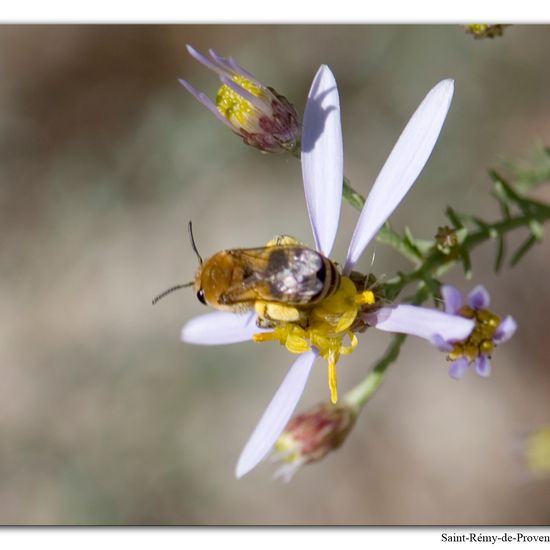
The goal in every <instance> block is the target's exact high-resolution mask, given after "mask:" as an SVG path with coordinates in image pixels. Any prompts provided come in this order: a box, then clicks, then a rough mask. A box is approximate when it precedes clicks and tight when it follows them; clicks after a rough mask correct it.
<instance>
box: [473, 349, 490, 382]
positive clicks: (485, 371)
mask: <svg viewBox="0 0 550 550" xmlns="http://www.w3.org/2000/svg"><path fill="white" fill-rule="evenodd" d="M475 364H476V372H477V373H478V374H479V376H483V378H487V377H488V376H489V375H490V374H491V361H490V360H489V357H487V355H483V354H482V355H480V356H479V357H478V358H477V359H476V363H475Z"/></svg>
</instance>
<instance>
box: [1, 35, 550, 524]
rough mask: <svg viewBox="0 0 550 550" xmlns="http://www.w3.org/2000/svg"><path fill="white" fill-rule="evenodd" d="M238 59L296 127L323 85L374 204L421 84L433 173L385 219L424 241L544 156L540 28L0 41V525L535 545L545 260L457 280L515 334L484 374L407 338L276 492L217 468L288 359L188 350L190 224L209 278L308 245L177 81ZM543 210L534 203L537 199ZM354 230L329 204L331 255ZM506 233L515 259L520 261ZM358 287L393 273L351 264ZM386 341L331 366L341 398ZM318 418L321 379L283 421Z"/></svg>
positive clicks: (287, 207)
mask: <svg viewBox="0 0 550 550" xmlns="http://www.w3.org/2000/svg"><path fill="white" fill-rule="evenodd" d="M186 43H191V44H193V45H194V46H195V47H196V48H197V49H199V50H201V51H206V50H207V48H209V47H213V48H214V49H216V50H217V51H218V52H219V53H221V54H222V55H233V56H235V57H236V58H237V59H238V61H239V62H240V63H241V64H242V65H243V66H244V67H246V68H247V69H248V70H250V71H251V72H252V73H254V74H255V75H256V76H257V77H258V78H259V79H260V80H261V81H263V82H264V83H265V84H267V85H271V86H274V87H275V88H276V89H277V90H278V91H279V92H280V93H282V94H284V95H285V96H287V97H288V98H289V99H290V100H291V101H292V102H293V103H294V104H295V105H296V107H297V109H298V110H299V111H300V112H303V108H304V104H305V99H306V96H307V92H308V89H309V85H310V83H311V80H312V78H313V76H314V74H315V72H316V70H317V68H318V67H319V65H320V64H322V63H326V64H328V65H329V66H330V67H331V69H332V70H333V72H334V74H335V76H336V78H337V81H338V85H339V90H340V99H341V103H342V123H343V134H344V145H345V171H346V174H347V175H348V176H349V178H350V179H351V181H352V182H353V184H354V186H355V187H356V188H357V189H358V190H360V191H362V192H363V193H366V192H368V190H369V188H370V186H371V185H372V182H373V181H374V178H375V177H376V174H377V173H378V171H379V169H380V168H381V166H382V164H383V162H384V161H385V159H386V156H387V154H388V153H389V151H390V150H391V147H392V146H393V144H394V142H395V140H396V138H397V136H398V135H399V133H400V131H401V129H402V128H403V126H404V125H405V123H406V121H407V120H408V117H409V116H410V115H411V114H412V112H413V111H414V109H415V108H416V106H417V105H418V104H419V103H420V101H421V99H422V98H423V97H424V95H425V94H426V92H427V91H428V90H429V89H430V88H431V87H432V86H433V85H434V84H435V83H436V82H438V81H439V80H441V79H443V78H446V77H452V78H454V79H455V80H456V91H455V99H454V101H453V106H452V109H451V112H450V115H449V117H448V119H447V122H446V124H445V128H444V131H443V133H442V135H441V138H440V140H439V143H438V145H437V147H436V150H435V152H434V154H433V156H432V159H431V160H430V162H429V163H428V165H427V167H426V169H425V170H424V172H423V173H422V175H421V177H420V178H419V180H418V183H417V185H416V186H415V188H414V189H413V191H412V192H411V193H410V194H409V196H408V197H407V198H406V200H405V201H404V202H403V204H402V205H401V206H400V207H399V209H398V211H397V213H396V214H395V215H394V217H393V218H392V222H393V225H394V227H395V228H396V229H398V230H402V229H403V228H404V226H405V225H408V226H410V227H411V229H412V231H413V232H414V234H415V235H418V236H422V237H426V238H429V237H431V236H433V235H434V234H435V232H436V229H437V226H438V225H442V224H444V223H445V217H444V215H443V211H444V209H445V208H446V206H447V205H448V204H452V205H453V207H454V208H455V209H456V210H459V211H467V212H471V213H475V214H477V215H480V216H482V217H484V218H487V219H494V218H497V217H498V216H499V212H498V208H497V203H496V202H495V201H493V200H492V199H491V198H490V197H489V192H490V188H491V186H490V182H489V178H488V177H487V175H486V170H487V168H489V167H499V166H500V163H501V162H502V159H504V158H506V159H517V158H522V157H524V156H525V155H526V154H527V153H528V151H529V150H530V149H531V148H532V146H533V145H534V144H536V143H537V142H542V143H545V144H546V145H548V144H550V94H549V93H548V90H549V89H550V73H549V72H548V70H546V69H544V67H546V66H547V62H548V51H549V49H550V28H549V27H538V26H514V27H509V28H507V29H506V30H505V33H504V36H503V37H501V38H497V39H494V40H474V39H473V38H472V37H471V36H469V35H466V34H465V33H464V31H463V29H462V28H461V27H460V26H457V25H450V26H361V25H354V26H322V25H320V26H319V25H317V26H301V25H293V26H223V25H217V26H199V25H194V26H116V25H114V26H113V25H110V26H2V27H0V74H1V75H2V78H1V79H0V201H1V212H2V214H1V217H0V228H1V231H0V242H1V247H2V254H1V255H0V273H1V283H2V284H1V293H2V297H1V301H2V308H1V309H0V322H1V326H2V328H1V330H2V341H1V347H0V378H1V383H0V439H1V442H2V443H1V445H0V523H2V524H17V525H25V524H69V525H71V524H85V525H95V524H170V525H172V524H198V525H212V524H218V525H219V524H223V525H235V524H240V525H256V524H288V525H295V524H313V525H323V524H325V525H327V524H328V525H340V524H422V525H425V524H544V523H548V522H549V521H550V511H549V510H550V490H549V489H550V481H549V480H548V479H544V478H535V477H533V476H532V475H530V474H529V472H528V471H527V470H526V468H525V466H524V464H523V461H522V447H521V441H522V440H521V434H523V433H525V432H526V431H529V430H531V429H535V428H537V427H539V426H541V425H543V424H547V423H550V400H549V391H550V369H549V359H548V350H547V340H546V339H547V334H548V323H549V321H550V314H549V311H550V290H549V285H548V277H549V274H550V264H549V257H550V247H549V245H548V243H547V242H545V243H543V244H541V245H539V246H538V247H536V248H535V250H534V251H533V252H531V253H530V254H529V255H528V256H527V257H526V258H525V259H524V260H523V261H522V262H521V263H520V264H519V266H518V267H517V268H515V269H513V270H509V269H504V270H503V271H502V273H501V274H500V275H499V276H496V275H494V273H493V271H492V265H493V259H494V245H493V244H486V245H485V246H483V247H482V248H480V249H478V250H477V251H476V253H475V254H474V258H473V261H474V279H473V280H472V281H465V280H464V278H463V275H462V273H461V272H460V270H459V269H456V270H455V271H453V272H452V273H450V274H449V275H448V277H447V279H446V280H447V282H450V283H453V284H457V285H458V286H459V287H460V288H461V289H462V290H464V291H469V290H470V289H471V288H472V287H473V286H474V285H475V284H477V283H479V282H482V283H483V284H485V285H486V286H487V287H488V288H489V289H490V291H491V294H492V299H493V303H492V305H493V310H494V311H495V312H497V313H500V314H501V315H505V314H508V313H510V314H512V315H513V316H514V317H515V318H516V319H517V321H518V323H519V330H518V332H517V334H516V336H515V337H514V338H513V339H512V340H511V341H510V342H509V343H507V344H506V345H505V346H503V347H502V348H500V349H499V350H497V352H496V353H495V356H494V359H493V373H492V375H491V377H490V378H489V379H481V378H479V377H477V376H475V374H474V373H473V372H468V374H467V376H466V377H465V378H464V379H463V380H461V381H460V382H455V381H453V380H451V379H450V378H449V376H448V374H447V367H448V365H447V364H446V362H445V360H444V357H443V355H442V354H441V353H439V352H437V351H436V350H435V349H433V348H431V347H430V346H428V345H426V343H424V342H423V341H416V340H413V339H410V340H409V341H408V342H407V345H406V346H405V348H404V352H403V353H402V355H401V357H400V358H399V360H398V361H397V362H396V363H395V364H394V365H392V366H391V368H390V369H389V371H388V375H387V377H386V381H385V383H384V385H383V387H382V388H381V390H380V391H379V392H378V394H377V395H376V396H375V397H374V398H373V399H372V401H371V402H370V403H369V405H368V406H367V408H366V409H365V410H364V411H363V414H362V415H361V416H360V417H359V419H358V422H357V424H356V426H355V428H354V430H353V432H352V433H351V434H350V436H349V438H348V440H347V442H346V444H345V445H344V446H343V447H342V448H341V449H340V450H339V451H338V452H335V453H332V454H331V455H329V456H328V457H326V458H325V459H324V460H323V461H322V462H319V463H316V464H313V465H310V466H307V467H305V468H303V469H302V470H300V471H299V472H298V473H297V475H296V476H295V478H294V479H293V480H292V481H291V483H290V484H283V483H280V482H274V481H272V480H271V476H272V473H273V471H274V467H273V465H272V464H269V463H264V464H262V465H261V466H259V467H258V468H257V469H256V470H254V471H253V472H252V473H251V474H249V475H248V476H246V477H245V478H243V479H242V480H240V481H236V480H235V478H234V475H233V472H234V467H235V464H236V460H237V458H238V456H239V453H240V451H241V449H242V446H243V445H244V443H245V442H246V440H247V438H248V436H249V435H250V433H251V431H252V429H253V428H254V426H255V424H256V422H257V421H258V419H259V417H260V415H261V413H262V412H263V410H264V407H265V406H266V405H267V403H268V402H269V400H270V399H271V397H272V395H273V393H274V391H275V389H276V387H277V386H278V384H279V383H280V381H281V380H282V378H283V377H284V375H285V373H286V371H287V369H288V367H289V366H290V364H291V361H292V360H293V357H291V356H290V355H289V354H288V353H287V352H286V351H285V350H283V349H282V348H280V347H279V346H277V345H275V344H273V345H269V344H264V345H262V347H261V348H260V347H259V346H258V345H255V344H252V343H245V344H239V345H233V346H229V347H212V348H210V347H199V346H191V345H185V344H183V343H181V342H180V340H179V335H180V330H181V327H182V325H183V323H184V322H185V321H186V320H188V319H190V318H192V317H193V316H194V315H197V314H200V313H204V312H205V309H204V306H202V305H201V304H200V303H198V302H197V300H196V298H195V296H194V293H193V292H191V291H189V292H187V291H184V290H182V291H180V292H178V293H175V294H173V295H172V296H170V297H168V298H166V299H165V300H163V301H161V302H159V304H158V305H156V306H155V307H152V306H151V299H152V297H153V296H155V295H156V294H157V293H159V292H160V291H162V290H164V289H165V288H167V287H168V286H171V285H173V284H176V283H179V282H186V281H189V280H191V279H192V278H193V276H194V272H195V269H196V267H197V265H196V258H195V256H194V254H193V252H192V251H191V249H190V246H189V243H188V239H187V233H186V226H187V222H188V220H190V219H192V220H193V221H194V229H195V238H196V241H197V244H198V247H199V250H200V251H201V253H202V255H203V256H205V257H207V256H209V255H211V254H212V253H214V252H216V251H218V250H221V249H223V248H234V247H243V246H261V245H263V244H264V243H265V242H267V241H268V240H269V239H270V238H271V237H273V235H275V234H278V233H283V232H284V233H288V234H291V235H294V236H295V237H297V238H298V239H301V240H303V241H305V242H309V243H312V236H311V230H310V228H309V223H308V219H307V215H306V207H305V201H304V197H303V191H302V188H301V174H300V166H299V163H298V162H297V161H296V160H295V159H292V158H290V157H288V156H277V155H264V154H261V153H259V152H258V151H256V150H253V149H251V148H247V147H245V146H244V145H243V144H242V143H241V141H240V139H239V138H238V137H236V136H234V135H232V134H231V132H230V131H229V130H227V129H226V128H225V127H223V126H222V125H220V124H219V123H218V122H217V121H216V120H215V119H214V117H212V116H211V115H210V113H208V112H207V111H206V110H205V109H204V108H203V107H202V106H201V105H199V104H198V103H197V102H196V101H195V100H194V99H193V97H192V96H190V95H189V94H188V93H187V92H186V91H185V90H184V89H183V88H182V87H181V86H180V85H179V84H178V82H177V78H178V77H185V78H186V79H187V80H189V81H190V82H191V83H193V84H194V85H195V86H196V87H197V88H199V89H201V90H204V91H205V92H207V93H208V94H209V95H210V96H214V95H215V92H216V90H217V87H218V81H217V80H216V78H215V76H214V75H213V73H210V72H209V71H208V70H207V69H205V68H204V67H202V66H201V65H199V64H198V63H196V62H195V61H194V60H193V59H192V58H191V57H190V56H189V55H188V54H187V52H186V50H185V44H186ZM538 194H539V196H540V197H541V198H542V199H545V200H550V188H546V189H544V188H541V189H539V190H538ZM356 220H357V213H356V212H355V211H354V210H353V209H352V208H351V207H349V206H348V205H344V206H343V209H342V218H341V222H340V232H339V236H338V239H337V243H336V246H335V252H334V258H335V259H340V260H342V259H343V258H344V255H345V251H346V249H347V243H348V241H349V238H350V236H351V233H352V231H353V227H354V224H355V222H356ZM524 236H525V234H524V233H523V232H521V231H518V234H517V235H514V237H513V238H512V239H511V242H512V243H515V244H519V243H520V242H521V240H522V238H523V237H524ZM375 250H376V262H375V264H374V268H373V270H374V272H375V273H376V275H379V276H380V275H383V274H388V275H391V274H393V273H395V271H396V270H397V269H405V268H406V267H407V264H406V263H405V261H404V260H402V259H401V258H400V257H399V256H398V255H397V254H396V253H395V252H393V251H392V250H389V249H387V248H385V247H383V246H381V245H378V246H376V245H371V246H370V247H369V249H368V251H367V253H366V254H365V257H364V258H363V260H362V261H361V266H360V267H361V268H362V269H363V270H364V271H367V270H368V269H369V267H370V261H371V257H372V253H373V252H374V251H375ZM389 340H390V337H389V335H387V334H380V333H376V332H375V331H370V332H369V334H368V335H367V336H366V337H365V338H363V339H362V341H361V343H360V348H359V350H358V351H357V352H356V353H354V354H353V355H352V356H350V357H346V358H344V359H343V360H342V361H341V362H340V368H339V380H340V391H341V393H342V394H343V392H345V391H346V390H347V389H350V388H351V387H352V386H353V385H354V384H355V383H357V382H359V381H360V380H361V379H362V378H363V377H364V376H365V375H366V374H367V373H368V370H369V367H370V365H371V364H372V362H373V361H374V360H375V359H376V358H377V357H378V356H379V354H380V353H382V352H383V350H384V349H385V346H386V345H387V344H388V342H389ZM326 400H328V389H327V382H326V369H325V367H324V365H322V364H321V363H319V367H318V368H317V369H316V370H315V371H314V373H313V375H312V378H311V380H310V383H309V385H308V387H307V390H306V393H305V395H304V397H303V399H302V403H301V404H300V407H299V410H305V409H306V408H307V407H308V406H310V405H313V404H315V403H317V402H319V401H326Z"/></svg>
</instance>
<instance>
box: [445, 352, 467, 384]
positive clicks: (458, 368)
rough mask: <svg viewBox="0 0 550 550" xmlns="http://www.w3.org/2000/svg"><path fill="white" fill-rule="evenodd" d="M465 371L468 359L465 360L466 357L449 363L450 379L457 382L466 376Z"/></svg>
mask: <svg viewBox="0 0 550 550" xmlns="http://www.w3.org/2000/svg"><path fill="white" fill-rule="evenodd" d="M467 369H468V359H466V357H460V359H457V360H456V361H453V362H452V363H451V368H450V369H449V376H450V377H451V378H454V379H455V380H458V379H459V378H462V377H463V376H464V375H465V374H466V370H467Z"/></svg>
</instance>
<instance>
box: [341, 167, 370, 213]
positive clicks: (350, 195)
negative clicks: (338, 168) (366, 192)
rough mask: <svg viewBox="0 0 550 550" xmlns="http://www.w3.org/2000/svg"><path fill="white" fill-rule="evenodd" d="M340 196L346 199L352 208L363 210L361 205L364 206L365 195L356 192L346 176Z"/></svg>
mask: <svg viewBox="0 0 550 550" xmlns="http://www.w3.org/2000/svg"><path fill="white" fill-rule="evenodd" d="M342 196H343V197H344V199H346V200H347V201H348V202H349V203H350V204H351V206H353V208H355V209H357V210H359V212H361V210H363V206H365V197H363V195H361V193H358V192H357V191H356V190H355V189H354V188H353V187H352V186H351V183H350V181H349V179H348V178H346V176H344V188H343V190H342Z"/></svg>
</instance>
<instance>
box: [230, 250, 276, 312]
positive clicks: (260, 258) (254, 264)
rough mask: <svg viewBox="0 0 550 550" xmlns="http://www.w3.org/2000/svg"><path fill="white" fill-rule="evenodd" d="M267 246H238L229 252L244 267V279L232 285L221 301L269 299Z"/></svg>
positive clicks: (237, 302)
mask: <svg viewBox="0 0 550 550" xmlns="http://www.w3.org/2000/svg"><path fill="white" fill-rule="evenodd" d="M267 251H268V248H267V247H259V248H238V249H235V250H230V251H229V253H230V254H231V255H232V256H233V257H234V258H235V260H236V262H237V263H238V264H239V265H240V266H241V267H242V269H243V272H244V273H243V277H242V280H241V281H239V282H238V283H236V284H234V285H233V286H230V287H229V288H228V289H227V290H226V291H225V292H224V293H223V294H222V295H221V296H220V302H221V303H225V304H239V303H243V302H255V301H256V300H268V299H269V283H268V281H267V280H266V279H265V276H264V274H265V272H266V271H267V268H268V264H269V253H268V252H267Z"/></svg>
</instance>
